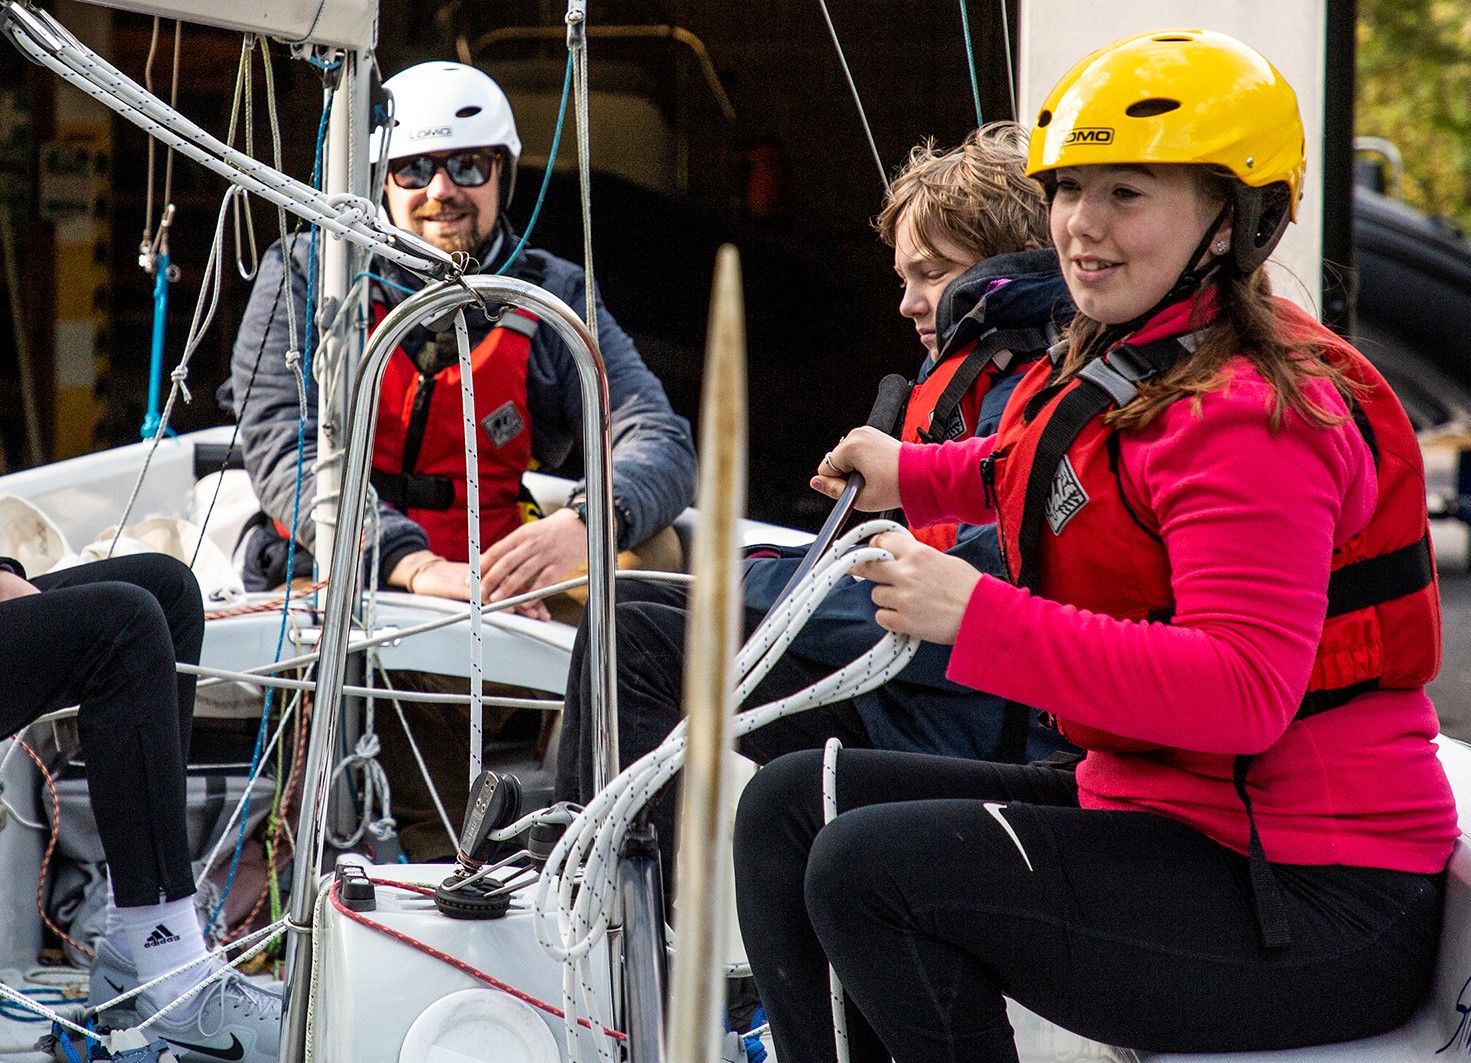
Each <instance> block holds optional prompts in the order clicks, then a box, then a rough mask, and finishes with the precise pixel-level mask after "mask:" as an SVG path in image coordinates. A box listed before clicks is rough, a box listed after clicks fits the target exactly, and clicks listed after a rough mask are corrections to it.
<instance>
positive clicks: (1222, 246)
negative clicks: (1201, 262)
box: [1216, 240, 1231, 255]
mask: <svg viewBox="0 0 1471 1063" xmlns="http://www.w3.org/2000/svg"><path fill="white" fill-rule="evenodd" d="M1230 246H1231V245H1230V244H1228V243H1226V241H1225V240H1217V241H1216V254H1218V255H1224V254H1225V253H1226V249H1227V248H1228V247H1230Z"/></svg>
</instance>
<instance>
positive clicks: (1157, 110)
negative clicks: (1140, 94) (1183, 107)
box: [1124, 97, 1180, 118]
mask: <svg viewBox="0 0 1471 1063" xmlns="http://www.w3.org/2000/svg"><path fill="white" fill-rule="evenodd" d="M1179 107H1180V101H1179V100H1166V99H1161V98H1159V97H1155V98H1154V99H1149V100H1140V101H1139V102H1138V103H1131V104H1129V106H1128V107H1127V108H1126V109H1125V110H1124V113H1125V114H1126V115H1128V116H1129V117H1130V118H1153V117H1155V116H1156V115H1160V114H1168V113H1169V112H1170V111H1174V110H1178V109H1179Z"/></svg>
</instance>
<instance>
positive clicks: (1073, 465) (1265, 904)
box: [981, 300, 1440, 948]
mask: <svg viewBox="0 0 1471 1063" xmlns="http://www.w3.org/2000/svg"><path fill="white" fill-rule="evenodd" d="M1276 311H1277V318H1278V322H1279V324H1280V326H1281V327H1282V328H1283V331H1284V333H1285V335H1286V336H1287V337H1288V339H1289V342H1302V341H1309V342H1312V343H1316V344H1317V345H1319V346H1320V347H1321V348H1322V350H1323V353H1324V356H1325V358H1326V359H1327V360H1328V361H1329V362H1330V363H1331V364H1332V365H1334V366H1335V367H1337V368H1338V369H1339V370H1340V371H1341V372H1342V373H1343V374H1344V375H1345V376H1346V377H1347V378H1348V379H1349V380H1351V381H1353V382H1355V383H1357V384H1361V385H1364V386H1365V387H1364V389H1363V390H1362V391H1361V392H1358V393H1355V394H1353V395H1351V396H1350V397H1349V407H1350V410H1351V412H1352V414H1353V419H1354V423H1355V425H1356V426H1357V427H1358V429H1359V431H1360V432H1361V433H1362V434H1363V436H1364V439H1365V441H1366V442H1367V443H1368V445H1369V448H1370V450H1371V451H1372V452H1373V454H1374V460H1375V466H1376V470H1377V480H1378V498H1377V500H1376V502H1375V507H1374V512H1373V514H1371V516H1370V518H1369V523H1368V525H1367V526H1366V527H1365V528H1364V529H1363V531H1361V532H1359V533H1358V534H1357V535H1356V536H1354V537H1353V538H1352V539H1351V540H1350V541H1349V542H1348V543H1346V544H1345V545H1344V546H1342V547H1340V548H1336V549H1335V550H1334V551H1333V558H1332V562H1331V567H1330V575H1329V581H1328V609H1327V616H1326V617H1325V619H1324V621H1323V630H1322V634H1321V635H1320V636H1319V639H1318V648H1317V653H1316V657H1315V659H1314V662H1313V669H1312V674H1311V677H1310V679H1309V681H1308V687H1307V691H1306V693H1305V695H1304V697H1303V701H1302V704H1301V705H1300V706H1299V708H1298V711H1297V714H1296V716H1295V718H1294V720H1293V722H1292V723H1290V724H1289V725H1288V728H1289V730H1290V729H1291V728H1294V727H1301V726H1303V724H1302V722H1301V721H1302V720H1304V719H1306V718H1307V717H1309V716H1312V715H1315V714H1317V713H1319V712H1324V711H1327V710H1330V709H1335V708H1338V707H1340V706H1343V705H1346V704H1348V703H1350V702H1351V701H1353V699H1354V698H1356V697H1358V696H1359V695H1360V694H1364V693H1367V692H1368V691H1370V690H1374V689H1414V688H1417V687H1420V686H1423V685H1424V684H1425V683H1427V682H1429V681H1430V680H1431V679H1432V678H1434V676H1435V673H1436V672H1437V671H1439V670H1440V591H1439V587H1438V585H1437V581H1436V576H1435V560H1434V557H1433V555H1432V553H1431V548H1430V525H1429V519H1428V516H1427V513H1426V507H1425V470H1424V465H1423V463H1422V460H1421V456H1420V448H1419V445H1418V443H1417V441H1416V439H1415V433H1414V429H1413V428H1411V426H1410V422H1409V418H1408V417H1406V416H1405V412H1404V408H1403V407H1402V406H1400V403H1399V400H1398V399H1397V398H1396V397H1395V395H1394V392H1393V391H1392V390H1391V389H1390V387H1389V385H1388V384H1387V383H1386V382H1385V380H1384V378H1383V377H1382V376H1381V375H1380V374H1379V372H1378V370H1376V369H1375V368H1374V367H1373V366H1372V365H1371V364H1370V363H1369V361H1368V359H1366V358H1365V357H1364V356H1363V355H1362V354H1360V353H1359V352H1358V351H1357V350H1355V349H1354V348H1353V347H1351V346H1350V345H1348V344H1347V343H1344V342H1343V341H1342V340H1340V339H1339V338H1338V337H1337V336H1335V335H1333V334H1332V333H1331V332H1329V331H1328V330H1327V329H1325V328H1323V327H1322V326H1321V325H1319V324H1318V323H1317V322H1316V321H1315V320H1313V319H1312V318H1311V317H1309V316H1308V315H1307V314H1305V313H1303V311H1301V310H1300V309H1298V308H1297V307H1296V306H1293V305H1292V304H1291V303H1288V302H1286V301H1284V300H1278V301H1277V305H1276ZM1184 350H1185V348H1184V346H1183V344H1182V342H1181V340H1180V339H1179V338H1178V337H1176V338H1171V339H1167V340H1162V341H1157V342H1154V343H1150V344H1146V345H1144V346H1142V347H1132V346H1130V345H1127V344H1125V345H1121V346H1120V347H1116V348H1114V349H1113V350H1111V351H1109V352H1108V354H1107V355H1105V356H1104V357H1103V358H1101V359H1096V360H1095V361H1094V362H1092V363H1090V364H1089V365H1088V366H1086V367H1084V369H1083V370H1082V372H1080V374H1079V375H1078V376H1077V377H1075V378H1074V379H1072V380H1070V381H1068V382H1067V383H1066V384H1064V385H1061V386H1057V385H1053V384H1051V383H1050V380H1049V377H1050V376H1051V366H1050V365H1049V364H1047V363H1041V364H1039V365H1038V366H1036V367H1034V368H1033V369H1032V371H1031V372H1029V373H1028V374H1027V376H1026V377H1024V378H1023V379H1022V380H1021V381H1020V383H1018V385H1017V390H1016V392H1015V393H1014V394H1013V396H1012V400H1011V401H1010V402H1008V404H1007V407H1006V412H1005V414H1004V415H1003V416H1002V421H1001V426H1000V429H999V431H998V432H997V440H996V447H995V449H994V450H993V452H992V456H991V457H990V458H988V459H986V461H985V462H983V463H982V468H981V477H982V482H983V484H984V485H985V488H986V490H987V491H988V493H992V494H993V495H994V501H995V505H996V511H997V524H998V527H999V530H1000V540H1001V550H1002V556H1003V558H1004V559H1005V561H1006V565H1007V571H1008V573H1009V575H1010V576H1011V578H1012V581H1013V582H1015V583H1017V584H1018V585H1021V586H1026V587H1029V588H1030V589H1032V590H1033V591H1036V592H1038V593H1040V594H1042V595H1043V596H1045V597H1047V598H1050V599H1053V600H1055V601H1059V602H1064V603H1067V604H1069V605H1074V606H1076V607H1078V608H1080V609H1088V610H1090V611H1094V612H1099V613H1103V614H1105V615H1108V616H1113V617H1118V618H1120V619H1128V620H1145V619H1168V618H1169V617H1170V616H1171V615H1172V614H1173V611H1174V604H1175V602H1174V594H1173V590H1172V588H1171V585H1170V568H1169V561H1168V558H1167V556H1166V554H1165V550H1164V544H1163V542H1162V541H1161V540H1160V539H1159V537H1158V536H1157V535H1155V534H1153V533H1152V532H1151V531H1150V530H1149V529H1147V528H1146V527H1144V526H1143V525H1142V524H1141V523H1140V521H1139V520H1138V519H1137V517H1136V515H1135V514H1134V513H1133V512H1132V511H1131V510H1130V509H1129V506H1128V503H1127V502H1126V501H1125V499H1124V496H1123V491H1122V490H1121V485H1120V483H1119V481H1118V473H1117V456H1118V451H1117V437H1116V434H1115V432H1114V430H1113V429H1111V428H1109V427H1108V426H1106V425H1105V424H1104V423H1103V414H1104V413H1106V412H1107V411H1108V410H1110V409H1113V408H1116V407H1117V406H1122V405H1124V404H1126V403H1127V402H1128V401H1129V400H1130V399H1131V398H1132V397H1133V394H1134V391H1135V390H1136V385H1137V383H1138V382H1139V381H1140V380H1144V379H1148V378H1149V377H1151V376H1154V375H1156V374H1158V373H1162V372H1164V371H1166V370H1167V369H1168V368H1169V367H1170V366H1171V365H1173V364H1174V361H1175V360H1176V359H1177V358H1178V357H1179V356H1180V354H1181V353H1182V352H1183V351H1184ZM1057 722H1058V725H1059V727H1060V729H1061V730H1062V732H1063V734H1065V735H1066V736H1067V737H1068V739H1069V740H1071V741H1072V742H1074V743H1076V744H1077V745H1080V746H1082V747H1083V748H1085V749H1095V750H1101V751H1103V750H1106V751H1109V752H1115V753H1128V752H1144V751H1147V750H1148V749H1150V748H1151V746H1150V744H1149V743H1146V742H1140V741H1137V740H1134V739H1127V738H1123V737H1122V736H1119V735H1114V734H1110V733H1109V732H1107V731H1103V730H1101V729H1099V728H1094V727H1084V726H1082V725H1079V724H1076V723H1070V722H1068V721H1066V720H1058V721H1057ZM1253 759H1254V758H1253V757H1252V756H1250V755H1245V754H1243V755H1240V756H1237V757H1236V758H1235V764H1234V768H1233V776H1234V782H1235V789H1236V793H1237V795H1238V796H1239V798H1240V800H1241V803H1242V805H1243V806H1244V808H1245V811H1246V817H1247V822H1248V824H1249V826H1250V832H1249V833H1250V845H1249V856H1250V861H1249V865H1250V872H1251V883H1252V894H1253V897H1254V898H1255V902H1256V913H1257V920H1258V924H1259V926H1260V929H1261V935H1262V942H1263V944H1265V945H1266V946H1268V947H1269V948H1274V947H1279V946H1282V945H1285V944H1286V943H1287V942H1288V941H1289V940H1290V937H1291V935H1290V933H1289V930H1288V926H1287V918H1286V910H1285V907H1284V903H1283V900H1282V895H1281V891H1280V888H1279V887H1278V885H1277V882H1276V878H1275V875H1274V874H1273V872H1272V870H1271V866H1270V864H1269V862H1268V857H1267V854H1266V852H1265V850H1264V848H1263V846H1262V841H1261V836H1260V834H1259V833H1258V831H1257V827H1256V822H1255V819H1254V818H1253V816H1252V804H1251V797H1250V794H1249V792H1248V789H1247V785H1246V779H1247V773H1248V772H1249V771H1250V768H1251V764H1252V761H1253Z"/></svg>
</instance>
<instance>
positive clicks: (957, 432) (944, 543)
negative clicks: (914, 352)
mask: <svg viewBox="0 0 1471 1063" xmlns="http://www.w3.org/2000/svg"><path fill="white" fill-rule="evenodd" d="M975 353H976V345H975V344H974V343H971V344H968V345H967V346H966V347H965V348H964V349H963V350H961V351H958V352H956V353H955V354H954V355H952V356H951V357H949V358H946V359H945V360H944V361H943V362H941V363H940V364H939V365H937V366H935V368H934V371H933V372H931V373H930V375H929V376H927V377H925V378H924V380H922V381H920V382H919V383H918V384H915V385H914V387H913V389H912V390H911V391H910V393H909V404H908V405H907V406H905V407H904V430H903V431H902V432H901V433H900V435H899V438H900V440H901V441H903V442H905V443H938V442H941V441H943V440H949V439H968V438H970V437H971V436H973V435H974V434H975V427H976V419H977V418H978V417H979V416H980V410H981V400H982V399H983V398H985V396H986V392H987V391H989V390H991V384H992V383H994V382H995V380H996V376H997V374H996V372H994V371H990V372H988V371H987V370H986V369H982V370H981V371H980V373H978V374H977V375H976V377H975V382H974V384H973V385H972V386H971V387H970V388H969V389H968V390H966V392H965V394H964V395H963V396H962V397H961V399H960V401H959V402H958V403H957V404H956V405H955V406H954V407H953V412H952V413H951V414H950V415H949V416H947V417H945V420H946V422H947V423H945V424H941V425H932V423H931V422H932V420H933V415H934V413H935V404H936V403H937V402H939V401H940V397H941V396H942V395H944V394H945V389H946V388H947V387H949V386H950V384H951V382H952V381H953V380H954V379H955V375H956V371H957V370H959V369H960V368H961V366H962V365H964V364H965V362H966V360H967V359H968V358H970V357H971V356H972V355H974V354H975ZM992 364H993V366H994V363H992ZM956 527H957V525H955V524H932V525H930V526H929V527H927V528H911V529H910V533H911V534H912V535H913V536H914V537H915V538H916V539H918V540H919V541H920V542H922V543H925V544H926V545H928V546H933V547H934V548H935V549H936V550H948V549H950V548H951V547H952V546H954V545H955V538H956V533H955V530H956Z"/></svg>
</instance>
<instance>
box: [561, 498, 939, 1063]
mask: <svg viewBox="0 0 1471 1063" xmlns="http://www.w3.org/2000/svg"><path fill="white" fill-rule="evenodd" d="M889 531H903V529H902V528H900V527H899V526H898V525H897V524H894V523H893V522H891V521H878V520H875V521H868V522H866V523H864V524H862V525H860V526H859V527H857V528H855V529H853V530H852V531H850V532H849V533H848V534H847V535H845V536H843V537H842V538H841V539H839V540H838V541H837V542H836V543H835V544H834V545H833V547H832V548H831V550H829V551H828V553H827V554H825V555H824V556H823V558H822V560H821V561H819V562H818V564H817V565H816V566H814V567H813V569H812V571H811V572H809V573H808V574H807V576H806V578H805V579H804V580H803V581H802V583H800V584H799V585H798V586H797V588H796V589H795V590H794V591H793V592H792V593H791V594H790V595H789V596H788V597H787V598H786V600H784V601H783V602H781V603H780V604H779V605H778V606H777V607H776V608H775V609H773V610H772V611H771V613H770V614H769V615H768V616H767V618H766V619H765V620H764V621H762V623H761V626H760V627H758V628H757V630H756V631H755V633H753V634H752V636H751V637H750V639H748V640H747V642H746V644H745V646H743V647H742V648H741V651H740V653H739V654H738V655H737V657H736V667H737V674H738V675H740V676H741V680H740V683H739V685H738V686H737V688H736V703H737V704H741V703H743V702H744V701H745V699H746V698H747V697H749V696H750V694H751V692H752V691H753V690H754V689H755V688H756V686H757V685H758V684H759V683H760V682H761V681H762V680H763V679H764V678H765V677H766V675H767V673H769V672H770V671H771V668H772V666H773V665H774V664H775V663H776V661H777V660H778V659H779V658H780V657H781V655H782V654H783V653H784V652H786V650H787V648H788V647H789V646H791V644H792V642H793V641H794V640H795V639H796V638H797V636H798V634H799V633H800V632H801V630H802V628H803V627H804V626H805V625H806V623H807V622H808V620H810V619H811V618H812V616H813V615H814V614H815V613H816V611H817V609H818V608H819V607H820V606H821V604H822V601H823V599H825V598H826V597H827V595H828V593H829V592H830V591H831V590H832V589H833V588H834V587H835V586H837V584H838V583H839V582H840V581H841V580H842V579H843V577H845V576H847V575H848V574H849V573H850V572H851V571H852V569H853V567H854V566H855V565H859V564H862V563H863V562H865V561H878V560H893V555H892V554H890V553H889V552H888V551H886V550H880V549H877V548H875V547H869V546H863V545H860V544H862V543H863V542H864V541H866V540H867V539H869V538H870V537H872V536H874V535H877V534H879V533H880V532H889ZM918 649H919V640H917V639H914V638H911V637H909V636H905V635H898V634H894V633H889V634H888V635H885V636H884V637H883V638H882V639H880V640H879V641H878V642H877V643H875V644H874V646H873V647H872V648H871V649H870V650H869V651H868V652H867V653H865V654H863V655H862V656H860V657H859V658H858V659H856V660H854V661H853V662H851V663H850V664H848V665H846V666H845V667H843V668H841V669H839V670H838V671H837V672H835V673H833V674H832V675H830V676H828V677H826V678H825V679H822V680H819V681H818V682H816V683H813V684H812V685H811V686H809V687H807V688H805V689H803V690H800V691H798V692H796V693H795V694H792V695H789V696H787V697H785V698H781V699H779V700H777V701H773V702H770V703H769V704H766V705H761V706H758V707H756V708H752V709H748V710H746V711H744V712H740V713H738V714H737V715H736V717H735V725H734V731H735V735H736V737H740V736H741V735H745V734H749V733H750V732H752V731H754V730H756V729H757V728H758V727H762V726H764V725H766V724H768V723H771V722H773V721H775V720H779V719H782V718H783V717H786V716H791V715H794V714H795V713H798V712H803V711H805V710H807V709H812V708H817V707H818V706H821V705H827V704H831V703H832V702H836V701H842V700H845V699H848V698H852V697H855V696H857V695H859V694H862V693H865V692H867V691H870V690H873V689H875V688H876V687H879V686H882V685H883V684H884V683H886V682H888V681H889V680H890V679H892V678H894V677H895V676H896V675H898V674H899V672H901V671H902V670H903V669H904V667H905V666H906V665H907V664H908V663H909V661H910V660H911V659H912V658H913V656H914V654H915V652H916V651H917V650H918ZM685 743H686V738H685V725H684V723H683V722H681V723H680V724H679V725H678V726H677V727H675V728H674V730H673V731H671V732H670V734H669V737H668V738H666V739H665V740H664V743H663V744H662V745H660V746H659V747H658V748H657V749H655V750H653V751H652V752H650V753H648V754H646V755H645V756H643V757H641V758H639V760H637V761H635V762H634V763H633V764H632V765H630V766H629V767H628V768H626V769H625V770H624V771H623V772H622V773H621V774H620V775H618V777H617V778H615V779H613V780H612V781H611V782H610V783H609V784H608V785H607V786H606V787H605V788H604V789H603V790H602V791H601V792H599V793H598V794H597V795H596V796H595V797H594V798H593V799H592V800H591V801H590V802H589V803H588V805H587V807H586V808H584V809H583V810H582V811H581V812H579V813H577V815H576V816H575V818H574V819H573V821H572V823H571V824H570V825H569V826H568V827H567V829H566V831H565V832H564V833H563V835H562V837H561V839H560V840H559V841H558V842H557V844H556V846H555V847H554V848H553V850H552V853H551V855H550V857H548V859H547V863H546V867H545V868H544V869H543V871H542V874H541V877H540V878H539V879H538V881H537V885H536V892H535V895H534V899H533V916H534V924H535V927H536V934H537V940H538V941H539V942H540V943H541V946H542V948H543V949H544V950H546V952H547V953H548V954H549V955H550V956H552V957H553V958H554V959H557V960H559V961H560V962H562V963H563V964H565V965H566V968H565V971H564V976H563V1007H564V1011H565V1012H566V1014H567V1015H568V1020H567V1027H566V1028H567V1038H568V1048H569V1052H571V1053H572V1055H573V1058H576V1055H577V1044H578V1041H579V1038H581V1037H582V1036H584V1032H585V1031H584V1030H583V1028H581V1027H580V1026H579V1025H578V1024H577V1021H576V1019H575V1018H574V1016H579V1015H580V1016H584V1017H586V1018H587V1019H589V1020H590V1021H591V1025H592V1028H593V1030H594V1031H597V1030H600V1029H601V1025H602V1024H601V1023H600V1022H599V1021H598V1018H597V1015H596V1009H597V1006H598V1002H597V995H596V993H595V992H594V991H593V988H592V983H593V971H592V963H591V953H592V949H593V947H594V946H595V945H596V944H597V943H598V942H599V941H600V940H601V939H602V937H603V935H604V934H605V933H606V932H607V930H608V927H609V925H610V923H611V920H612V906H613V903H614V899H615V896H614V894H615V890H614V882H615V873H616V869H617V862H618V854H619V852H620V851H621V848H622V844H623V839H624V836H625V835H626V834H627V832H628V829H629V827H630V826H632V824H633V822H634V820H635V818H636V817H637V815H638V813H639V811H640V810H641V809H642V808H643V806H644V805H645V804H646V803H647V802H648V800H649V799H650V798H651V797H652V796H653V795H654V794H656V793H657V792H658V791H659V790H660V789H661V788H662V787H663V786H664V785H665V784H666V783H668V782H669V781H670V779H672V778H673V777H674V776H675V775H676V774H677V773H678V772H679V770H680V769H681V768H682V767H683V766H684V757H685ZM579 869H581V875H580V877H579V876H578V875H577V871H578V870H579ZM595 1041H596V1043H597V1051H598V1056H599V1059H604V1060H612V1059H614V1058H616V1056H615V1053H616V1048H615V1046H613V1045H612V1043H611V1040H610V1039H609V1038H608V1037H607V1036H606V1035H603V1034H600V1033H599V1034H596V1035H595Z"/></svg>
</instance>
